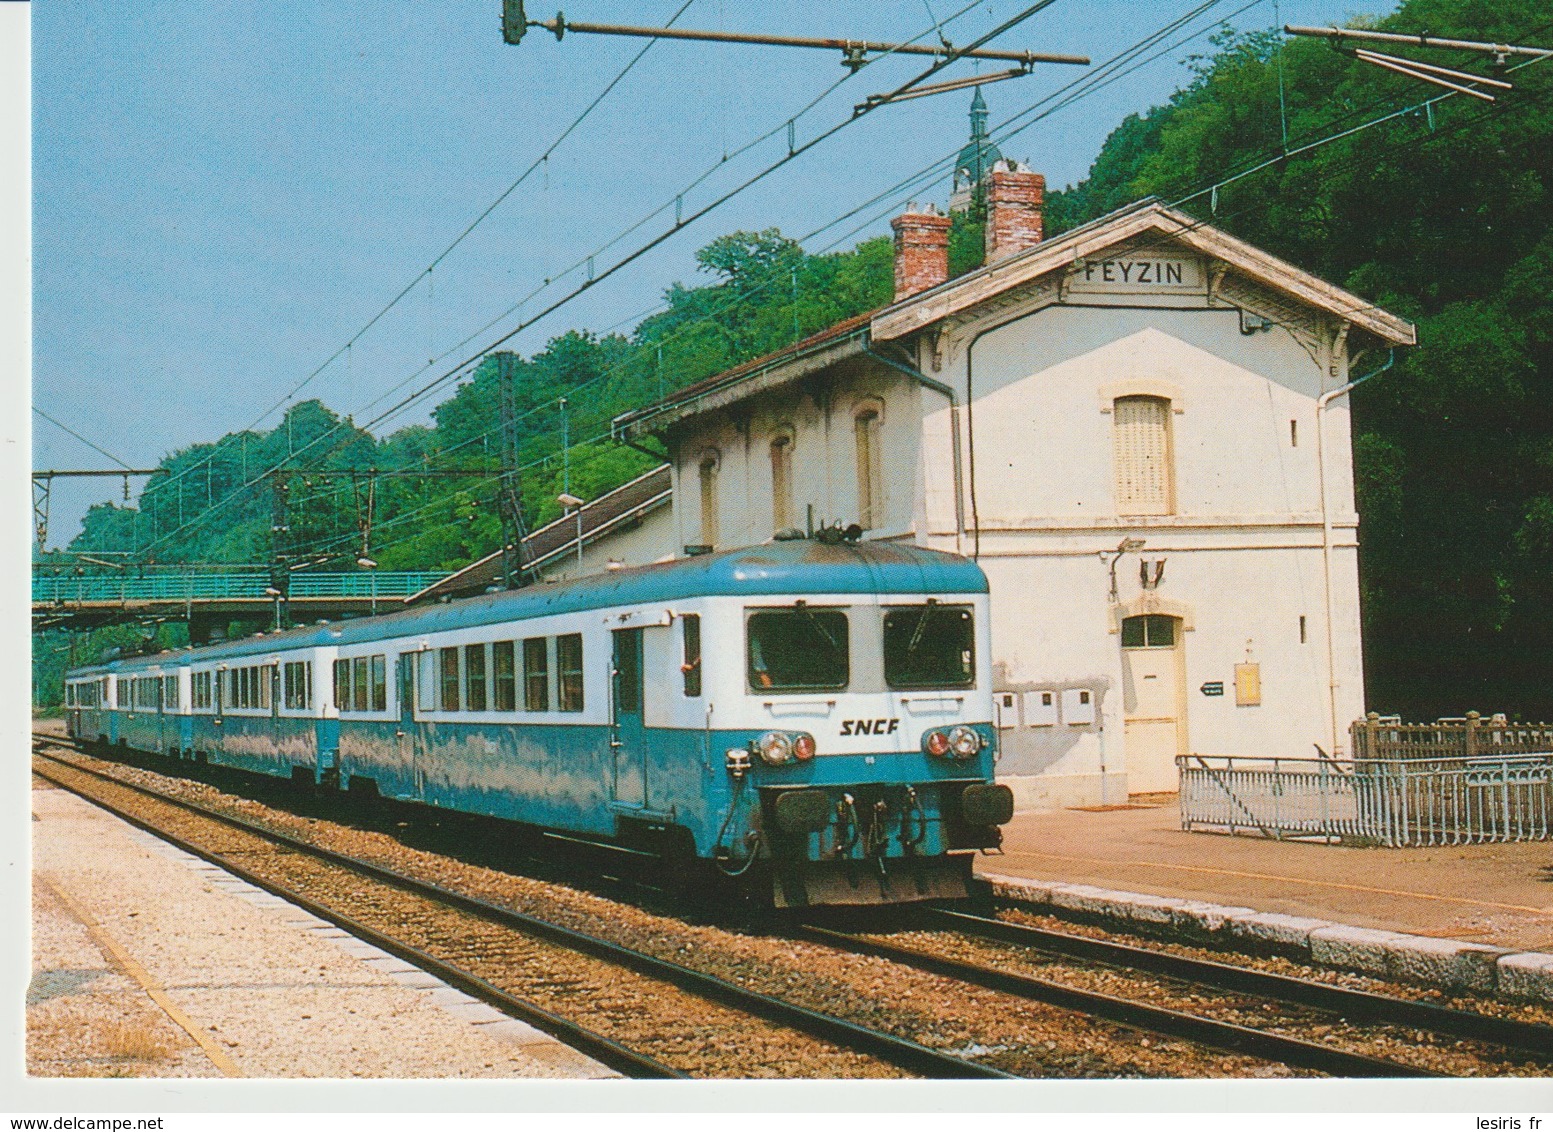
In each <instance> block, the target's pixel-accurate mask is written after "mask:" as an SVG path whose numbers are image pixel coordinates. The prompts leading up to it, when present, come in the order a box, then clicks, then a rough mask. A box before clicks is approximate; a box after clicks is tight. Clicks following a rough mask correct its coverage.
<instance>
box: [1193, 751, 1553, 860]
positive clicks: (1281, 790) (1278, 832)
mask: <svg viewBox="0 0 1553 1132" xmlns="http://www.w3.org/2000/svg"><path fill="white" fill-rule="evenodd" d="M1176 765H1177V766H1178V767H1179V769H1180V772H1181V794H1180V799H1181V828H1182V829H1188V830H1193V829H1213V830H1223V831H1227V832H1230V833H1252V832H1255V833H1260V834H1262V835H1263V836H1265V837H1270V838H1274V839H1277V840H1285V839H1300V840H1319V841H1329V842H1330V841H1343V842H1350V843H1358V844H1370V845H1391V846H1402V845H1466V844H1471V843H1474V842H1486V841H1540V840H1547V839H1548V838H1549V837H1550V836H1553V753H1547V752H1519V753H1498V752H1495V753H1491V754H1488V753H1485V754H1482V755H1475V756H1465V757H1464V756H1455V757H1447V758H1439V757H1435V758H1390V759H1365V760H1356V761H1354V762H1336V761H1333V760H1330V759H1265V758H1238V757H1235V756H1196V755H1183V756H1181V757H1179V758H1177V759H1176Z"/></svg>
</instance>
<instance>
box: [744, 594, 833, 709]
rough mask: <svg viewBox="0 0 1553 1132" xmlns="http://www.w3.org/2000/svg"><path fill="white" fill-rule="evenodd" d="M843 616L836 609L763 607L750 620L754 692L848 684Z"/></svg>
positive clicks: (750, 653)
mask: <svg viewBox="0 0 1553 1132" xmlns="http://www.w3.org/2000/svg"><path fill="white" fill-rule="evenodd" d="M847 673H848V656H847V615H846V614H845V613H843V612H841V611H840V610H839V609H808V608H807V607H800V608H796V609H781V610H776V609H773V610H763V611H761V612H759V613H752V614H750V619H749V682H750V687H751V688H753V689H754V690H755V691H757V692H760V691H777V692H780V691H800V690H804V689H810V688H845V687H846V686H847Z"/></svg>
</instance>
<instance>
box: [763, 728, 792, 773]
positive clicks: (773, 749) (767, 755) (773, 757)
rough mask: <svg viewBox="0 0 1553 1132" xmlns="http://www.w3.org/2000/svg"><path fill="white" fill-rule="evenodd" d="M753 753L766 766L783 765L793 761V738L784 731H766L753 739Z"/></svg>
mask: <svg viewBox="0 0 1553 1132" xmlns="http://www.w3.org/2000/svg"><path fill="white" fill-rule="evenodd" d="M755 753H756V754H758V755H759V756H760V758H761V761H762V762H764V763H765V764H766V765H767V766H783V765H785V764H787V763H790V762H792V761H793V740H792V737H791V736H790V735H788V734H787V733H786V732H784V731H767V732H766V733H765V734H764V735H762V736H761V737H760V738H759V739H757V740H755Z"/></svg>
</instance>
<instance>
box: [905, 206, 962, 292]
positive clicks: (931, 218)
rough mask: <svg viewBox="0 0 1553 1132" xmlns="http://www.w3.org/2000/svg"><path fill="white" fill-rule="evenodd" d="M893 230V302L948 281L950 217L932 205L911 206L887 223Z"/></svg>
mask: <svg viewBox="0 0 1553 1132" xmlns="http://www.w3.org/2000/svg"><path fill="white" fill-rule="evenodd" d="M890 227H891V228H893V229H895V301H896V302H900V301H901V300H902V299H905V298H908V297H910V296H912V295H915V294H918V293H920V292H922V291H926V290H928V289H929V288H930V287H937V286H938V285H939V284H940V283H943V282H945V281H947V280H948V278H949V217H947V216H943V215H941V214H940V213H939V211H938V209H937V208H935V207H934V206H933V205H931V204H930V205H928V206H927V208H926V209H925V210H923V211H921V212H918V211H917V206H916V205H915V204H912V205H911V206H909V208H908V209H907V211H906V212H905V213H904V214H903V215H901V216H897V217H896V218H895V219H894V220H892V221H890Z"/></svg>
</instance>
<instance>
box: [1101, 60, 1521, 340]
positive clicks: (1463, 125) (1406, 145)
mask: <svg viewBox="0 0 1553 1132" xmlns="http://www.w3.org/2000/svg"><path fill="white" fill-rule="evenodd" d="M1536 61H1540V60H1532V61H1531V62H1536ZM1531 62H1529V63H1525V64H1521V66H1529V65H1531ZM1445 97H1448V96H1446V95H1440V96H1435V97H1434V98H1433V99H1431V100H1429V101H1438V100H1439V99H1443V98H1445ZM1421 105H1423V104H1422V103H1415V104H1412V105H1410V106H1408V107H1404V108H1403V109H1402V110H1401V111H1398V112H1393V113H1391V114H1386V115H1382V116H1380V117H1378V118H1375V119H1372V120H1371V121H1370V122H1368V123H1366V124H1365V127H1363V128H1368V127H1370V126H1374V125H1378V124H1381V123H1384V122H1386V121H1391V120H1393V119H1395V118H1397V117H1398V116H1407V115H1409V114H1413V115H1416V114H1417V112H1418V110H1419V107H1420V106H1421ZM1486 117H1488V115H1483V116H1479V117H1477V118H1471V119H1467V120H1464V121H1462V122H1460V123H1457V124H1456V125H1455V126H1453V127H1452V128H1451V129H1449V130H1447V131H1436V132H1435V133H1433V134H1431V135H1426V136H1425V137H1424V138H1422V139H1416V140H1414V139H1409V140H1405V141H1402V142H1399V143H1397V144H1395V145H1393V146H1391V147H1389V148H1387V149H1385V150H1382V151H1380V152H1378V153H1369V154H1366V155H1363V156H1356V157H1355V158H1354V159H1353V160H1352V161H1351V162H1349V163H1348V164H1350V165H1353V166H1357V165H1359V164H1361V163H1368V162H1369V161H1370V160H1372V159H1373V158H1376V157H1384V156H1388V155H1389V154H1391V153H1395V152H1402V151H1405V150H1407V149H1410V148H1416V147H1420V146H1423V145H1430V144H1436V143H1438V142H1440V141H1442V140H1443V139H1444V138H1445V137H1446V136H1447V134H1454V133H1456V132H1458V131H1461V130H1466V129H1470V128H1472V126H1474V125H1476V124H1477V123H1478V122H1480V121H1481V120H1483V119H1484V118H1486ZM1355 132H1357V131H1356V130H1344V131H1339V132H1336V133H1333V134H1330V135H1327V136H1326V137H1325V138H1324V139H1321V142H1320V144H1325V143H1327V142H1331V141H1336V140H1340V139H1341V138H1344V137H1348V136H1351V135H1352V134H1353V133H1355ZM1317 147H1318V146H1317V145H1315V144H1312V145H1309V146H1305V147H1302V149H1301V151H1300V152H1308V151H1310V150H1312V149H1314V148H1317ZM1266 167H1267V163H1260V164H1258V165H1256V166H1254V167H1253V168H1252V169H1251V170H1249V171H1245V172H1242V173H1237V174H1235V175H1234V178H1233V179H1239V178H1240V177H1242V176H1244V175H1246V174H1247V173H1248V172H1254V171H1257V170H1259V169H1263V168H1266ZM1226 180H1228V179H1226ZM1216 183H1217V184H1222V183H1224V182H1223V181H1220V182H1216ZM1211 188H1212V186H1208V187H1205V188H1203V189H1200V190H1197V191H1196V192H1194V193H1191V194H1188V195H1187V196H1184V197H1181V198H1179V200H1177V201H1176V202H1175V204H1176V205H1179V204H1182V203H1185V202H1186V201H1189V200H1192V199H1195V198H1197V197H1200V196H1202V195H1204V194H1205V193H1207V192H1208V191H1209V190H1210V189H1211ZM1256 207H1258V203H1257V202H1253V203H1251V204H1248V205H1247V206H1246V207H1244V208H1242V209H1239V210H1236V212H1234V213H1230V214H1228V215H1227V216H1221V217H1218V218H1217V219H1218V220H1220V221H1222V220H1224V219H1233V217H1234V216H1237V215H1242V214H1244V213H1245V212H1247V211H1250V210H1252V209H1254V208H1256ZM1208 223H1209V221H1208V220H1207V219H1200V220H1197V221H1196V222H1195V223H1194V224H1193V225H1192V226H1191V227H1194V228H1195V227H1201V226H1204V225H1206V224H1208ZM1169 242H1170V241H1169V238H1168V237H1161V238H1160V239H1159V240H1158V241H1157V243H1158V244H1159V245H1160V246H1164V245H1166V244H1168V243H1169ZM1147 246H1148V245H1147V244H1146V245H1145V247H1147ZM1137 251H1138V248H1137V247H1131V248H1130V249H1129V252H1130V253H1136V252H1137ZM1373 308H1374V304H1370V303H1365V304H1361V305H1359V306H1354V307H1350V308H1348V309H1347V311H1346V312H1345V313H1349V314H1354V313H1359V312H1360V311H1362V310H1368V309H1373Z"/></svg>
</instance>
